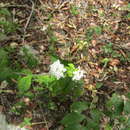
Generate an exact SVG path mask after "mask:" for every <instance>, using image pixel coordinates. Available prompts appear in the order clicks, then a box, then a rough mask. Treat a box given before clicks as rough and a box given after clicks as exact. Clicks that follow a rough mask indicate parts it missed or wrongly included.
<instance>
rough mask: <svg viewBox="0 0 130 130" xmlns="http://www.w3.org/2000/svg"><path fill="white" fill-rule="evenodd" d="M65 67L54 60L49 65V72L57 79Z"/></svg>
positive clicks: (62, 75)
mask: <svg viewBox="0 0 130 130" xmlns="http://www.w3.org/2000/svg"><path fill="white" fill-rule="evenodd" d="M65 71H66V69H65V68H64V65H63V64H61V63H60V61H59V60H57V61H55V62H54V63H53V64H52V65H50V72H49V73H50V74H52V75H54V76H55V77H56V78H57V79H60V78H61V77H64V72H65Z"/></svg>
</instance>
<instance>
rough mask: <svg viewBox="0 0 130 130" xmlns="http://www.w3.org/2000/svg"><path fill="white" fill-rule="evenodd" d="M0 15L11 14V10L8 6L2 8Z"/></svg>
mask: <svg viewBox="0 0 130 130" xmlns="http://www.w3.org/2000/svg"><path fill="white" fill-rule="evenodd" d="M0 15H4V16H11V14H10V12H9V11H8V10H7V9H6V8H2V9H0Z"/></svg>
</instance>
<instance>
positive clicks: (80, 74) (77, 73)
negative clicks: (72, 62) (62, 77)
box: [72, 68, 84, 80]
mask: <svg viewBox="0 0 130 130" xmlns="http://www.w3.org/2000/svg"><path fill="white" fill-rule="evenodd" d="M73 74H74V75H73V78H72V80H80V79H81V78H83V76H84V71H83V70H80V68H78V70H77V71H74V72H73Z"/></svg>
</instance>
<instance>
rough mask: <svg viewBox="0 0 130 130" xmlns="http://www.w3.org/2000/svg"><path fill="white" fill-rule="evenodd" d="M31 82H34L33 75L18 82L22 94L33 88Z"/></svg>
mask: <svg viewBox="0 0 130 130" xmlns="http://www.w3.org/2000/svg"><path fill="white" fill-rule="evenodd" d="M31 80H32V75H28V76H26V77H23V78H21V79H20V80H19V81H18V90H19V92H20V93H22V94H23V93H24V92H27V91H28V90H29V89H30V87H31Z"/></svg>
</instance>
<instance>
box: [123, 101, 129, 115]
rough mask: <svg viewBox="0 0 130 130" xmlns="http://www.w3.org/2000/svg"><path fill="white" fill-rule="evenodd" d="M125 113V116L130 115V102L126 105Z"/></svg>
mask: <svg viewBox="0 0 130 130" xmlns="http://www.w3.org/2000/svg"><path fill="white" fill-rule="evenodd" d="M124 113H125V114H130V101H127V102H126V103H125V104H124Z"/></svg>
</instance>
